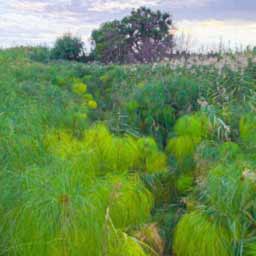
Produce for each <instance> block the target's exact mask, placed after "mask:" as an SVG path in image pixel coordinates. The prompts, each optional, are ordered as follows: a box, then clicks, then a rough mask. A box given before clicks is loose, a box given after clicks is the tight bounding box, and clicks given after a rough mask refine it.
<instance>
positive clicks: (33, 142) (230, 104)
mask: <svg viewBox="0 0 256 256" xmlns="http://www.w3.org/2000/svg"><path fill="white" fill-rule="evenodd" d="M37 50H38V49H33V48H16V49H9V50H1V51H0V187H1V195H0V219H1V222H0V255H8V256H9V255H10V256H12V255H19V256H27V255H28V256H29V255H31V256H32V255H42V256H43V255H44V256H47V255H49V256H51V255H54V256H55V255H60V256H69V255H70V256H72V255H88V256H94V255H95V256H105V255H108V256H120V255H121V256H122V255H123V256H127V255H128V256H146V255H149V256H156V255H160V256H161V255H172V253H175V255H177V256H186V255H188V256H194V255H202V256H206V255H209V256H210V255H212V256H215V255H225V256H226V255H235V256H244V255H245V256H246V255H254V254H255V239H256V233H255V223H256V208H255V199H254V194H255V189H256V172H255V164H256V162H255V151H254V150H255V147H254V142H255V118H254V116H255V109H256V108H255V107H256V106H255V102H256V101H255V100H256V93H255V89H256V88H255V85H256V64H255V63H254V62H253V59H254V58H255V54H254V53H248V52H247V53H244V54H245V56H246V58H248V66H247V67H245V66H241V67H240V66H236V65H238V64H234V65H235V66H236V67H235V68H234V67H233V66H234V65H233V66H232V65H231V66H229V65H226V66H224V67H223V68H220V64H219V63H220V62H221V61H222V60H223V59H225V58H229V56H222V58H220V60H219V61H220V62H219V63H217V64H214V65H213V64H211V65H207V66H205V65H201V64H200V63H194V65H190V66H177V67H173V66H172V65H170V64H168V63H163V64H155V65H132V66H117V65H109V66H103V65H98V64H90V65H85V64H81V63H73V62H53V61H52V62H49V60H47V61H45V60H44V56H41V55H40V56H39V57H40V58H39V57H38V58H35V55H34V54H35V52H34V51H37ZM40 54H41V53H40ZM42 54H43V52H42ZM238 57H239V56H236V55H234V56H232V59H234V60H233V61H234V63H235V59H236V58H238ZM37 61H42V62H37Z"/></svg>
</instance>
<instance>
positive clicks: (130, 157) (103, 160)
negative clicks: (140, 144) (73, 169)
mask: <svg viewBox="0 0 256 256" xmlns="http://www.w3.org/2000/svg"><path fill="white" fill-rule="evenodd" d="M82 143H83V145H84V150H85V151H86V152H88V162H87V164H86V167H85V168H91V169H93V170H94V171H95V173H96V174H98V175H102V174H106V173H109V172H112V173H113V172H119V173H121V172H124V171H128V170H129V169H131V168H132V167H133V164H134V161H135V158H136V154H137V153H138V152H137V151H136V141H134V140H133V139H131V138H130V137H123V138H121V137H115V136H113V135H111V134H110V132H109V130H108V129H107V128H106V127H105V126H104V125H101V124H98V125H96V126H93V127H92V128H90V129H89V130H87V131H86V132H85V136H84V138H83V140H82Z"/></svg>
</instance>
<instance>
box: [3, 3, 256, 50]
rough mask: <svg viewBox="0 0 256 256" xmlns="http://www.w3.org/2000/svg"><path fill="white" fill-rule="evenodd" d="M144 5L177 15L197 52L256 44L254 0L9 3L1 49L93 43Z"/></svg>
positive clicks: (183, 30) (180, 28) (175, 18)
mask: <svg viewBox="0 0 256 256" xmlns="http://www.w3.org/2000/svg"><path fill="white" fill-rule="evenodd" d="M139 6H148V7H151V8H153V9H161V10H164V11H168V12H170V13H171V14H173V17H174V20H175V24H176V26H177V27H178V29H179V32H178V34H181V33H182V32H184V33H186V34H190V35H191V37H192V41H193V48H194V49H198V48H199V47H201V45H207V46H209V47H213V45H216V44H218V42H219V41H220V38H221V39H222V40H223V41H224V42H229V41H230V42H232V45H231V46H232V47H234V46H235V45H240V44H243V45H247V44H250V45H256V2H255V1H254V0H225V1H222V0H55V1H53V0H8V1H0V31H1V33H0V47H10V46H14V45H31V44H32V45H38V44H47V45H52V44H53V42H54V41H55V39H56V37H58V36H60V35H62V34H63V33H65V32H72V33H74V34H77V35H79V36H81V37H82V38H83V39H84V40H88V38H89V36H90V33H91V31H92V30H93V29H95V28H97V27H98V26H99V25H100V24H101V23H102V22H105V21H109V20H113V19H119V18H121V17H123V16H125V15H126V14H128V13H129V12H130V10H131V9H132V8H137V7H139ZM254 7H255V8H254ZM252 17H255V19H253V18H252Z"/></svg>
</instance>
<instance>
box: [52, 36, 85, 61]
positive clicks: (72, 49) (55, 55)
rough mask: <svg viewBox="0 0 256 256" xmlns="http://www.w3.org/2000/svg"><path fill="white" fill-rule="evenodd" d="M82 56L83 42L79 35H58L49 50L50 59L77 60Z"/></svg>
mask: <svg viewBox="0 0 256 256" xmlns="http://www.w3.org/2000/svg"><path fill="white" fill-rule="evenodd" d="M83 56H84V43H83V41H82V40H81V39H80V38H79V37H75V36H72V35H71V34H65V35H63V36H62V37H59V38H58V39H57V40H56V42H55V44H54V47H53V49H52V50H51V57H52V59H57V60H72V61H79V60H80V59H82V57H83Z"/></svg>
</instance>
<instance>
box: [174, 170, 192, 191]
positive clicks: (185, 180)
mask: <svg viewBox="0 0 256 256" xmlns="http://www.w3.org/2000/svg"><path fill="white" fill-rule="evenodd" d="M192 185H193V177H192V175H189V174H187V175H181V176H180V177H179V178H178V180H177V182H176V187H177V189H178V191H179V192H181V193H185V192H187V191H189V190H191V188H192Z"/></svg>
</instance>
